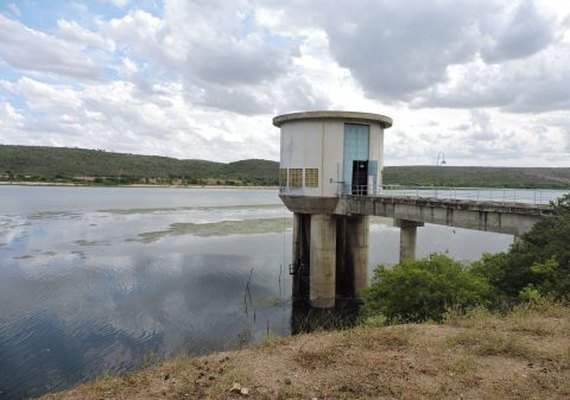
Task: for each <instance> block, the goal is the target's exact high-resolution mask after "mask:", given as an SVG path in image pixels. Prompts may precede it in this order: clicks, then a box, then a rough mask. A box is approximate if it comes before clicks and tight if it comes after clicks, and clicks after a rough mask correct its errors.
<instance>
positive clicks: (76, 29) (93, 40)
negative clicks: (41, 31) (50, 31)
mask: <svg viewBox="0 0 570 400" xmlns="http://www.w3.org/2000/svg"><path fill="white" fill-rule="evenodd" d="M57 29H58V36H60V37H61V38H62V39H65V40H67V41H71V42H75V43H78V44H79V45H82V46H94V47H98V48H101V49H103V50H106V51H109V52H113V51H115V43H114V42H113V41H112V40H110V39H104V38H103V37H101V36H100V35H99V34H97V33H95V32H91V31H89V30H87V29H85V28H83V27H82V26H80V25H79V24H78V23H77V22H75V21H66V20H63V19H60V20H59V21H57Z"/></svg>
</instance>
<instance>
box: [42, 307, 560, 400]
mask: <svg viewBox="0 0 570 400" xmlns="http://www.w3.org/2000/svg"><path fill="white" fill-rule="evenodd" d="M569 375H570V308H569V307H567V306H561V305H552V304H542V305H540V306H536V305H535V306H532V307H530V306H521V307H518V308H517V309H515V310H514V311H513V312H512V313H510V314H509V315H507V316H503V317H500V316H498V315H494V314H491V313H489V312H487V311H481V310H480V311H474V312H471V313H470V314H468V315H463V316H459V315H453V313H451V314H449V315H448V316H447V317H446V319H445V321H444V323H442V324H407V325H395V326H389V327H357V328H354V329H351V330H346V331H337V332H321V333H312V334H304V335H298V336H295V337H289V338H284V339H277V338H271V337H270V338H268V339H267V340H266V341H265V342H264V343H262V344H260V345H257V346H256V347H253V348H250V349H245V350H240V351H233V352H226V353H217V354H212V355H209V356H205V357H198V358H179V359H175V360H171V361H167V362H164V363H161V364H159V365H156V366H153V367H150V368H147V369H144V370H142V371H140V372H137V373H132V374H126V375H124V376H120V377H102V378H100V379H98V380H96V381H93V382H89V383H86V384H83V385H80V386H78V387H76V388H74V389H71V390H69V391H66V392H62V393H57V394H50V395H47V396H45V397H44V398H45V399H155V398H165V399H181V398H182V399H184V398H223V399H226V398H246V397H249V398H261V399H280V398H283V399H286V398H292V399H306V398H308V399H311V398H319V399H323V398H329V399H330V398H333V399H341V398H399V399H418V398H426V399H427V398H438V399H457V398H462V399H499V398H509V399H529V398H536V399H566V398H569V397H570V381H569V380H568V376H569Z"/></svg>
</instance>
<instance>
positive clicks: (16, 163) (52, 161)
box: [0, 145, 279, 185]
mask: <svg viewBox="0 0 570 400" xmlns="http://www.w3.org/2000/svg"><path fill="white" fill-rule="evenodd" d="M278 171H279V165H278V163H276V162H274V161H266V160H243V161H236V162H232V163H229V164H224V163H218V162H213V161H204V160H178V159H175V158H169V157H159V156H144V155H136V154H121V153H110V152H106V151H103V150H86V149H74V148H61V147H40V146H7V145H0V180H4V181H6V180H12V181H39V182H75V183H87V184H106V185H117V184H121V185H125V184H201V185H205V184H210V185H277V184H278V175H279V172H278Z"/></svg>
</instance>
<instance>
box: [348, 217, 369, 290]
mask: <svg viewBox="0 0 570 400" xmlns="http://www.w3.org/2000/svg"><path fill="white" fill-rule="evenodd" d="M368 219H369V217H354V218H348V219H347V225H346V241H347V243H346V247H347V256H348V257H349V258H350V259H349V260H348V264H349V265H352V266H353V267H354V282H353V287H354V298H355V299H359V300H362V298H363V294H364V289H365V288H366V286H367V285H368V237H369V229H368Z"/></svg>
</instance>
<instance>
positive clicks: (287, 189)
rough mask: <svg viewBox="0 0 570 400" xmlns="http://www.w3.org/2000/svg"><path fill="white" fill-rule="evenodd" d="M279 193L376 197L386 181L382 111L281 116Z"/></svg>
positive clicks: (386, 125)
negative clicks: (373, 112) (383, 172)
mask: <svg viewBox="0 0 570 400" xmlns="http://www.w3.org/2000/svg"><path fill="white" fill-rule="evenodd" d="M273 124H274V125H275V126H277V127H279V128H281V162H280V186H281V193H282V194H288V195H295V196H311V197H336V196H339V195H373V194H375V193H376V188H377V187H378V186H380V185H381V184H382V167H383V164H384V158H383V153H384V148H383V147H384V129H386V128H389V127H391V126H392V119H391V118H389V117H386V116H384V115H380V114H369V113H361V112H348V111H311V112H299V113H292V114H284V115H279V116H277V117H275V118H274V119H273Z"/></svg>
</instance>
